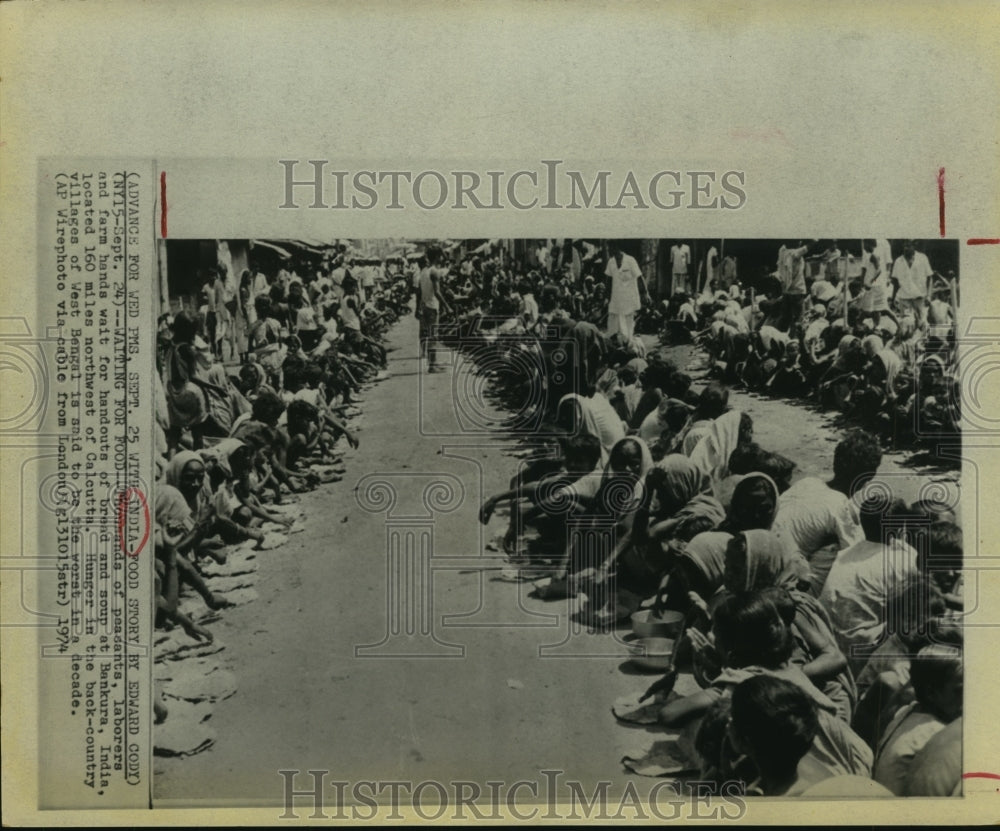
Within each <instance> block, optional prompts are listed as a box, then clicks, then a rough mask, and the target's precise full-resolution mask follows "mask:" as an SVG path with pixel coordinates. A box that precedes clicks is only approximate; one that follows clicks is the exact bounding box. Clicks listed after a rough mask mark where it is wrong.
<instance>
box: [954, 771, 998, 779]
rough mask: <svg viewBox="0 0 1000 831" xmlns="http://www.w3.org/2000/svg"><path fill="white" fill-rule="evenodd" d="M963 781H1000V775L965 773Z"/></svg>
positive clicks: (977, 772) (975, 772)
mask: <svg viewBox="0 0 1000 831" xmlns="http://www.w3.org/2000/svg"><path fill="white" fill-rule="evenodd" d="M962 778H963V779H1000V773H984V772H983V771H973V772H972V773H963V774H962Z"/></svg>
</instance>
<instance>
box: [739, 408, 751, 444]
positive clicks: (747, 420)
mask: <svg viewBox="0 0 1000 831" xmlns="http://www.w3.org/2000/svg"><path fill="white" fill-rule="evenodd" d="M752 441H753V418H752V417H751V416H750V413H740V426H739V428H738V435H737V438H736V444H737V446H739V445H741V444H749V443H750V442H752Z"/></svg>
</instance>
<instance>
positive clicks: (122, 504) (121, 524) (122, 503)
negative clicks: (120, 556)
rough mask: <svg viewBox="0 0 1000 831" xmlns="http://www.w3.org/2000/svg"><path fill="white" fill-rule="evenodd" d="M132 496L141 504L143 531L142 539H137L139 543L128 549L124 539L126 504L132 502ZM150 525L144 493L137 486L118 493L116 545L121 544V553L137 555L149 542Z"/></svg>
mask: <svg viewBox="0 0 1000 831" xmlns="http://www.w3.org/2000/svg"><path fill="white" fill-rule="evenodd" d="M132 497H136V498H137V499H138V500H139V504H140V505H141V506H142V525H143V533H142V539H140V540H139V545H137V546H136V547H135V548H133V549H129V547H128V540H127V539H125V526H126V525H128V506H129V504H130V503H131V502H132ZM150 527H151V524H150V519H149V503H148V502H147V501H146V494H144V493H143V492H142V490H140V489H139V488H126V489H125V490H123V491H122V492H121V493H119V494H118V545H119V546H121V550H122V553H124V554H125V556H126V557H138V556H139V552H140V551H142V549H143V548H145V547H146V543H147V542H149V533H150Z"/></svg>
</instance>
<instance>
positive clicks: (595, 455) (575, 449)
mask: <svg viewBox="0 0 1000 831" xmlns="http://www.w3.org/2000/svg"><path fill="white" fill-rule="evenodd" d="M560 444H561V446H562V452H563V457H564V458H565V459H566V460H569V459H571V458H574V459H579V460H580V461H582V462H583V463H584V464H587V463H589V466H590V469H591V470H593V469H594V468H595V467H597V463H598V462H599V461H600V460H601V440H600V439H599V438H597V436H591V435H590V434H589V433H581V434H580V435H576V436H567V437H565V438H563V439H562V440H561V441H560Z"/></svg>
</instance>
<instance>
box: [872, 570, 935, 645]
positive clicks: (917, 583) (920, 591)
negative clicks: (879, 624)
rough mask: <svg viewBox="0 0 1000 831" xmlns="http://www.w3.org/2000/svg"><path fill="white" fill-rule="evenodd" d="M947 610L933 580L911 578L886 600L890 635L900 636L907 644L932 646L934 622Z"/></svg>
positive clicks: (886, 623)
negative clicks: (932, 624) (932, 625)
mask: <svg viewBox="0 0 1000 831" xmlns="http://www.w3.org/2000/svg"><path fill="white" fill-rule="evenodd" d="M946 609H947V606H946V605H945V602H944V598H943V597H942V596H941V592H940V591H938V589H937V587H936V586H935V585H934V584H933V583H932V582H931V581H930V580H927V579H924V578H922V577H913V578H910V579H909V580H907V581H906V582H905V583H903V584H902V585H900V586H898V587H897V588H896V589H895V590H894V591H893V592H892V594H890V595H889V596H888V597H887V598H886V600H885V613H884V617H883V619H884V620H885V628H886V632H887V634H889V635H896V636H898V637H899V638H900V639H902V641H903V642H904V643H908V644H921V645H923V644H926V643H930V640H931V633H930V629H931V627H930V621H931V620H932V619H933V618H936V617H938V616H939V615H942V614H944V612H945V610H946Z"/></svg>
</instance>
